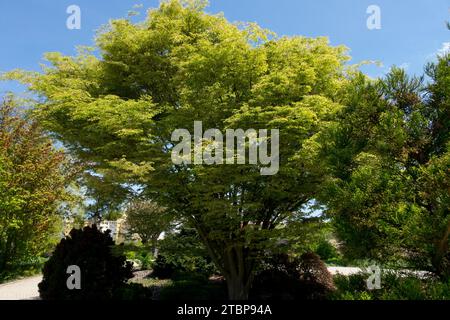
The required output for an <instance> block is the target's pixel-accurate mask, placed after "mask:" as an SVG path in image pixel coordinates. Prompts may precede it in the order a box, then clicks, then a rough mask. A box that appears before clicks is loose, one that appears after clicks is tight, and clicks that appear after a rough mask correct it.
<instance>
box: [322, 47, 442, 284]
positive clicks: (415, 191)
mask: <svg viewBox="0 0 450 320" xmlns="http://www.w3.org/2000/svg"><path fill="white" fill-rule="evenodd" d="M425 69H426V73H427V75H428V76H429V78H430V82H429V83H428V84H425V83H424V78H423V77H421V78H418V77H410V76H408V75H407V74H406V72H405V71H404V70H401V69H398V68H393V69H392V70H391V72H390V73H389V74H388V75H387V76H386V77H385V78H384V79H381V80H377V81H371V80H369V79H367V78H366V77H365V76H364V75H362V74H357V75H355V76H354V78H353V79H352V81H351V82H350V83H349V86H348V89H347V90H346V91H345V94H343V96H342V100H343V103H344V104H345V105H346V106H347V107H346V108H344V110H343V112H342V113H341V121H340V122H339V124H337V125H335V126H333V127H331V128H330V130H329V131H328V133H327V134H326V135H324V136H323V137H324V141H323V144H322V146H323V148H322V152H323V159H324V160H325V161H326V162H327V164H328V165H329V174H330V178H329V179H328V181H327V183H326V187H325V188H324V192H323V200H324V201H325V203H326V204H327V206H328V213H329V214H330V216H331V217H333V220H334V223H335V226H336V230H337V233H338V235H339V237H340V238H341V240H342V241H343V242H344V247H345V251H346V253H347V255H348V256H349V257H352V258H371V259H375V260H379V261H389V260H392V261H396V262H399V261H400V262H404V264H406V265H407V266H411V267H415V268H422V269H425V270H429V271H432V272H434V273H435V274H437V275H439V276H440V277H442V278H448V276H449V270H450V254H449V234H450V213H449V207H450V192H449V191H450V142H449V131H450V130H449V127H450V64H449V55H448V54H446V55H441V56H439V57H438V61H437V62H436V63H431V64H428V65H427V66H426V68H425Z"/></svg>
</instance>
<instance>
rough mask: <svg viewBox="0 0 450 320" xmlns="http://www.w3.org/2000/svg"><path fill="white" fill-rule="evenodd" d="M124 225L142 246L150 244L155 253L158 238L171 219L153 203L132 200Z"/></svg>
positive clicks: (163, 209)
mask: <svg viewBox="0 0 450 320" xmlns="http://www.w3.org/2000/svg"><path fill="white" fill-rule="evenodd" d="M126 224H127V227H128V232H129V233H130V234H134V233H137V234H138V235H139V237H140V238H141V240H142V243H143V244H147V243H148V244H150V245H151V246H152V249H153V252H154V253H156V244H157V241H158V238H159V236H160V235H161V234H162V233H163V232H164V231H168V229H169V227H170V224H171V217H170V215H169V214H168V213H167V211H166V209H165V208H163V207H161V206H159V205H158V204H157V203H156V202H154V201H149V200H134V201H132V202H131V203H130V204H129V205H128V208H127V210H126Z"/></svg>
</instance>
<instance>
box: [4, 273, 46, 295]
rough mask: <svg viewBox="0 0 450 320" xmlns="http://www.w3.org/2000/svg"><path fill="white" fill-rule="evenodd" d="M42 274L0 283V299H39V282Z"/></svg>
mask: <svg viewBox="0 0 450 320" xmlns="http://www.w3.org/2000/svg"><path fill="white" fill-rule="evenodd" d="M41 281H42V276H41V275H39V276H35V277H31V278H26V279H22V280H16V281H13V282H8V283H4V284H0V300H37V299H39V291H38V284H39V282H41Z"/></svg>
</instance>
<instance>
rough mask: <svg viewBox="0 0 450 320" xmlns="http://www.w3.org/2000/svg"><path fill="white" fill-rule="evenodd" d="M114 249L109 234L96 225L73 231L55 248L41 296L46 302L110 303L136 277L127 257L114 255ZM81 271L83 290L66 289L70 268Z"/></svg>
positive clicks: (46, 268) (41, 284)
mask: <svg viewBox="0 0 450 320" xmlns="http://www.w3.org/2000/svg"><path fill="white" fill-rule="evenodd" d="M113 246H114V241H113V240H112V238H111V236H110V235H109V232H106V233H102V232H100V231H99V230H98V229H97V227H96V226H93V227H86V228H84V229H83V230H77V229H73V230H72V231H71V232H70V234H69V236H68V237H66V238H64V239H62V240H61V242H60V243H59V244H58V245H57V246H56V249H55V251H54V252H53V255H52V256H51V257H50V259H49V260H48V261H47V262H46V264H45V265H44V269H43V280H42V282H41V283H40V284H39V293H40V296H41V298H42V299H45V300H92V299H96V300H107V299H114V298H115V295H116V293H117V292H118V291H120V290H122V289H123V286H124V285H125V283H126V282H127V280H128V279H130V278H131V277H132V276H133V274H132V272H131V269H132V267H131V264H129V263H127V262H126V258H125V257H124V256H115V255H113V254H112V252H111V248H112V247H113ZM71 265H75V266H78V267H79V268H80V271H81V289H72V290H70V289H69V288H68V286H67V279H68V278H69V276H70V274H68V273H67V269H68V267H69V266H71Z"/></svg>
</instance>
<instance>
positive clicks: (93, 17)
mask: <svg viewBox="0 0 450 320" xmlns="http://www.w3.org/2000/svg"><path fill="white" fill-rule="evenodd" d="M158 3H159V0H70V1H66V0H14V1H1V2H0V15H1V18H0V39H1V48H0V72H2V71H8V70H11V69H14V68H22V69H27V70H39V63H41V62H42V56H43V54H44V53H45V52H49V51H60V52H63V53H64V54H73V53H74V49H75V46H77V45H92V44H93V38H94V34H95V30H97V29H98V28H99V27H100V26H101V25H103V24H105V23H107V22H108V20H109V19H111V18H120V17H124V16H126V15H127V12H128V11H129V10H132V7H133V5H135V4H143V5H144V8H149V7H155V6H157V5H158ZM72 4H74V5H78V6H79V7H80V8H81V29H80V30H69V29H67V28H66V19H67V18H68V16H69V15H68V14H67V13H66V9H67V7H68V6H69V5H72ZM369 5H377V6H379V7H380V9H381V29H380V30H369V29H368V28H367V26H366V21H367V18H368V17H369V14H367V13H366V9H367V7H368V6H369ZM207 11H208V12H211V13H218V12H224V14H225V16H226V17H227V18H228V19H229V20H230V21H251V22H257V23H258V24H260V25H261V26H262V27H264V28H268V29H271V30H273V31H275V32H276V33H277V34H279V35H305V36H311V37H316V36H328V37H329V38H330V41H331V43H332V44H333V45H338V44H343V45H346V46H347V47H349V48H350V49H351V53H350V54H351V56H352V57H353V61H352V62H354V63H357V62H360V61H362V60H377V61H381V62H382V63H383V65H384V67H377V66H367V67H364V68H363V70H364V71H365V72H366V73H367V74H368V75H370V76H372V77H375V76H380V75H382V74H383V73H385V72H386V71H387V70H388V69H389V67H390V66H392V65H394V64H395V65H397V66H404V67H406V68H407V70H408V72H410V73H421V72H422V70H423V65H424V63H425V62H427V61H430V60H432V59H433V57H434V56H435V54H436V53H437V52H438V51H439V50H441V49H442V48H444V47H445V46H447V47H450V31H449V30H447V29H446V28H445V21H450V0H210V6H209V8H208V9H207ZM141 18H143V14H141ZM138 19H139V18H138ZM5 91H14V92H21V91H23V88H21V87H20V86H18V85H16V84H13V83H5V82H0V95H1V94H3V93H4V92H5Z"/></svg>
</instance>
